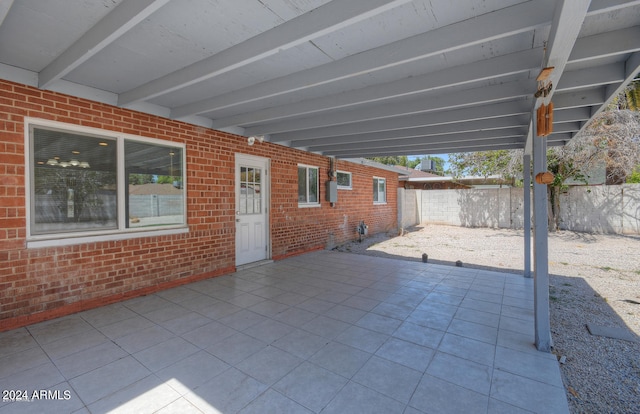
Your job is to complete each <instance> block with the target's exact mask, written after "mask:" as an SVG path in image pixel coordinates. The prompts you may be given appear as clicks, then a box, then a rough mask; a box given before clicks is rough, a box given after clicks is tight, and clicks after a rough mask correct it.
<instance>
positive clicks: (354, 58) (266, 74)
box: [0, 0, 640, 158]
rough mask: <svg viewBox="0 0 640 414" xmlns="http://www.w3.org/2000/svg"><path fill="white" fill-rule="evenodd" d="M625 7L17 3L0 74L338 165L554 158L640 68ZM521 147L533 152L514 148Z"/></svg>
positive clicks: (607, 1)
mask: <svg viewBox="0 0 640 414" xmlns="http://www.w3.org/2000/svg"><path fill="white" fill-rule="evenodd" d="M639 38H640V2H639V1H622V0H593V1H588V0H560V1H554V0H530V1H520V0H495V1H490V2H487V1H484V0H471V1H465V2H451V1H450V0H430V1H427V0H413V1H409V0H368V1H353V0H333V1H328V0H307V1H298V2H285V1H282V0H247V1H242V2H238V1H235V0H220V1H215V2H213V1H211V0H193V1H189V2H182V1H169V0H140V1H125V0H109V1H105V0H86V1H75V0H47V1H41V0H20V1H11V0H9V1H4V2H2V5H1V6H0V77H1V78H4V79H7V80H11V81H15V82H20V83H23V84H27V85H31V86H36V87H39V88H42V89H50V90H54V91H59V92H63V93H66V94H70V95H74V96H79V97H83V98H88V99H92V100H95V101H100V102H106V103H108V104H112V105H117V106H121V107H124V108H130V109H134V110H138V111H142V112H147V113H152V114H156V115H160V116H163V117H167V118H173V119H178V120H182V121H185V122H189V123H192V124H196V125H200V126H205V127H210V128H215V129H220V130H224V131H229V132H232V133H237V134H240V135H245V136H250V135H264V136H265V138H266V139H267V140H269V141H271V142H274V143H279V144H282V145H287V146H290V147H294V148H299V149H303V150H307V151H311V152H316V153H320V154H324V155H327V156H335V157H339V158H353V157H371V156H379V155H409V154H438V153H451V152H468V151H479V150H489V149H512V148H525V146H526V144H527V140H528V139H529V140H530V138H531V118H532V116H531V114H532V113H533V107H534V105H535V102H534V101H535V98H534V93H535V92H536V90H537V88H538V84H537V81H536V77H537V76H538V74H539V73H540V70H541V68H543V67H545V66H554V67H555V69H554V71H553V73H552V75H551V77H550V79H549V81H550V82H551V83H552V84H553V87H552V95H553V102H554V104H555V117H554V132H553V134H551V135H550V136H549V137H548V143H549V145H563V144H565V143H567V142H568V141H569V140H570V139H571V138H572V137H574V136H575V135H576V134H577V133H579V132H580V131H581V130H582V129H584V128H585V125H586V124H587V123H588V121H589V120H590V119H591V118H592V117H593V116H594V115H595V114H597V113H598V112H599V111H601V110H602V108H603V107H604V106H605V105H606V104H607V103H609V102H610V101H611V100H612V99H613V98H614V97H615V96H616V95H617V93H618V92H619V91H621V90H622V88H624V87H625V85H627V84H628V83H629V82H630V81H631V80H632V79H633V77H634V76H635V75H636V74H637V73H638V71H639V69H640V42H638V39H639ZM529 142H530V141H529Z"/></svg>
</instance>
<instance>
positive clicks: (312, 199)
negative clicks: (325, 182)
mask: <svg viewBox="0 0 640 414" xmlns="http://www.w3.org/2000/svg"><path fill="white" fill-rule="evenodd" d="M318 176H319V174H318V167H310V166H307V165H298V206H301V207H306V206H319V205H320V202H319V200H320V192H319V186H318Z"/></svg>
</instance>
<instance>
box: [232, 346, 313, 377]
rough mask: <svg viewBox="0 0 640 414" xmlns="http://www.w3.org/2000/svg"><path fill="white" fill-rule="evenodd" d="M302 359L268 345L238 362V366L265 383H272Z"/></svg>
mask: <svg viewBox="0 0 640 414" xmlns="http://www.w3.org/2000/svg"><path fill="white" fill-rule="evenodd" d="M301 362H302V359H300V358H298V357H296V356H294V355H292V354H290V353H288V352H285V351H283V350H281V349H278V348H275V347H273V346H268V347H266V348H263V349H261V350H260V351H258V352H256V353H255V354H253V355H251V356H250V357H248V358H247V359H245V360H244V361H242V362H240V363H239V364H236V368H237V369H239V370H240V371H242V372H244V373H245V374H248V375H250V376H251V377H253V378H255V379H257V380H258V381H260V382H262V383H263V384H267V385H272V384H274V383H275V382H276V381H278V380H279V379H281V378H282V377H284V376H285V375H287V374H288V373H289V372H290V371H291V370H292V369H294V368H295V367H296V366H298V365H299V364H300V363H301Z"/></svg>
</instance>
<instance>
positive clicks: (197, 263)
mask: <svg viewBox="0 0 640 414" xmlns="http://www.w3.org/2000/svg"><path fill="white" fill-rule="evenodd" d="M27 116H28V117H33V118H40V119H47V120H54V121H58V122H64V123H68V124H73V125H81V126H87V127H93V128H101V129H105V130H110V131H117V132H122V133H126V134H132V135H137V136H142V137H149V138H158V139H163V140H167V141H173V142H179V143H184V144H186V155H187V157H186V159H187V166H186V169H187V187H186V194H187V223H188V233H183V234H178V235H169V236H154V235H153V233H149V235H148V236H147V237H141V238H136V239H129V240H119V241H104V242H95V243H85V244H76V245H69V246H60V247H47V248H26V241H27V240H26V238H27V234H26V208H25V197H26V195H25V168H26V166H25V148H24V142H25V138H24V127H25V125H24V118H25V117H27ZM236 153H244V154H250V155H256V156H261V157H267V158H270V159H271V174H270V179H271V202H270V210H269V211H270V225H271V229H270V236H271V246H272V256H273V258H274V259H280V258H284V257H287V256H290V255H294V254H300V253H303V252H307V251H311V250H315V249H321V248H325V247H333V246H334V245H336V244H340V243H343V242H345V241H347V240H352V239H355V238H356V237H357V234H356V232H355V228H356V226H357V224H358V223H359V221H360V220H364V221H365V222H366V223H367V224H368V225H369V230H370V232H372V233H376V232H380V231H388V230H390V229H392V228H395V226H396V225H397V224H396V223H397V221H396V220H397V208H396V197H397V174H395V173H391V172H389V171H386V170H380V169H376V168H372V167H368V166H364V165H360V164H354V163H349V162H345V161H338V162H337V166H336V168H337V169H339V170H343V171H349V172H351V173H352V174H353V175H352V178H353V189H352V190H339V191H338V202H337V203H336V204H335V206H333V207H332V206H331V205H330V204H329V203H328V202H326V201H324V197H325V194H324V181H325V180H326V179H328V175H327V171H328V169H329V167H330V163H329V159H328V158H326V157H323V156H320V155H317V154H311V153H307V152H303V151H298V150H294V149H289V148H287V147H283V146H279V145H275V144H270V143H267V142H265V143H262V144H256V145H253V146H248V145H247V143H246V138H243V137H240V136H235V135H232V134H227V133H223V132H219V131H215V130H211V129H207V128H202V127H197V126H194V125H190V124H186V123H183V122H179V121H175V120H170V119H166V118H161V117H157V116H153V115H149V114H144V113H139V112H135V111H131V110H126V109H122V108H118V107H114V106H110V105H106V104H103V103H98V102H94V101H90V100H86V99H80V98H75V97H72V96H67V95H64V94H60V93H56V92H51V91H43V90H39V89H37V88H32V87H29V86H25V85H21V84H18V83H12V82H8V81H2V80H0V292H1V297H0V299H1V300H0V331H2V330H7V329H11V328H14V327H17V326H21V325H26V324H28V323H32V322H36V321H40V320H44V319H48V318H51V317H55V316H60V315H64V314H68V313H72V312H76V311H79V310H83V309H88V308H91V307H95V306H100V305H103V304H107V303H112V302H115V301H118V300H122V299H125V298H129V297H133V296H137V295H141V294H148V293H151V292H154V291H157V290H160V289H164V288H167V287H171V286H175V285H179V284H182V283H186V282H189V281H194V280H199V279H202V278H207V277H212V276H216V275H221V274H225V273H230V272H233V271H234V270H235V194H234V192H235V186H234V177H235V176H234V168H235V154H236ZM298 163H301V164H307V165H313V166H318V167H319V168H320V193H321V195H320V197H321V200H322V202H321V207H319V208H298V200H297V194H298V190H297V188H298V187H297V180H298V178H297V165H298ZM374 175H375V176H377V177H384V178H386V180H387V198H388V200H387V203H386V204H382V205H374V204H373V190H372V188H373V182H372V180H373V178H372V177H373V176H374Z"/></svg>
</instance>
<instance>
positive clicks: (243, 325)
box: [218, 309, 267, 331]
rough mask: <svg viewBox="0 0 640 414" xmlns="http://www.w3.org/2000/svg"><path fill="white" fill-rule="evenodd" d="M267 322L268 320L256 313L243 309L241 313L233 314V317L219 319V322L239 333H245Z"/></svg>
mask: <svg viewBox="0 0 640 414" xmlns="http://www.w3.org/2000/svg"><path fill="white" fill-rule="evenodd" d="M265 320H267V318H266V317H264V316H262V315H260V314H257V313H255V312H251V311H250V310H247V309H243V310H241V311H238V312H235V313H232V314H231V315H228V316H225V317H224V318H221V319H218V321H219V322H221V323H223V324H225V325H227V326H229V327H231V328H233V329H235V330H238V331H243V330H245V329H247V328H249V327H251V326H253V325H257V324H258V323H260V322H263V321H265Z"/></svg>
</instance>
